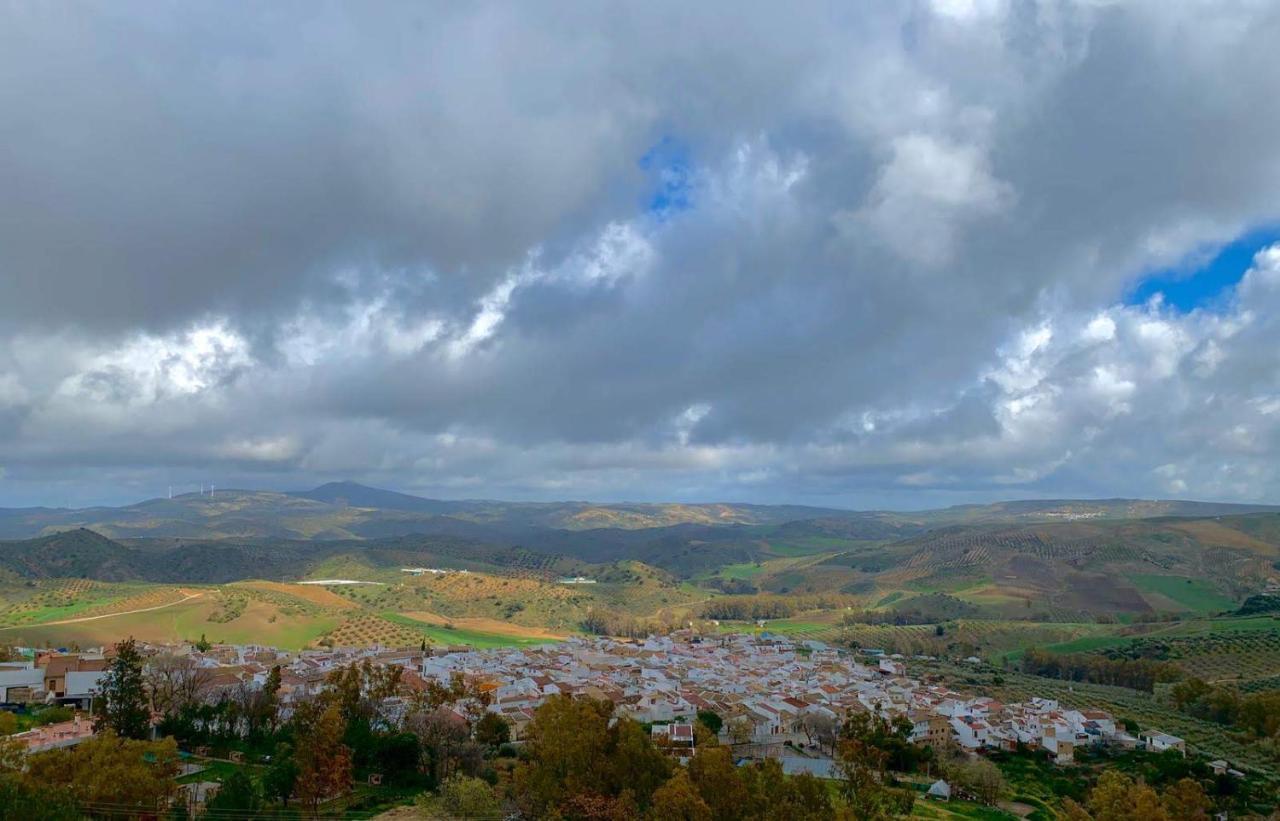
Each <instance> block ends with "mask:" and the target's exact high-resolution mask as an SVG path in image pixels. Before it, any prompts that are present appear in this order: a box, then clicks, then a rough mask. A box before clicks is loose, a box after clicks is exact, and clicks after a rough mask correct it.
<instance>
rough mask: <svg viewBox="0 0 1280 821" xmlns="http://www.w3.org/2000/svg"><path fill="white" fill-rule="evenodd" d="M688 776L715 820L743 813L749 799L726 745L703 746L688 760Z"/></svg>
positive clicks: (735, 817) (731, 820)
mask: <svg viewBox="0 0 1280 821" xmlns="http://www.w3.org/2000/svg"><path fill="white" fill-rule="evenodd" d="M689 779H690V781H692V782H693V785H694V786H695V787H696V788H697V790H698V795H700V796H701V797H702V800H703V801H704V802H705V803H706V805H707V807H708V810H709V812H710V813H711V818H712V819H714V821H733V819H737V818H741V817H743V814H744V810H745V808H746V807H747V804H748V802H749V799H750V795H749V794H748V792H747V788H746V786H745V785H744V784H743V783H742V780H741V779H740V778H739V777H738V768H737V767H735V766H734V765H733V757H732V756H731V755H730V753H729V749H728V748H727V747H713V748H711V749H709V750H702V751H700V752H699V753H698V754H697V755H695V756H694V757H693V758H692V759H691V760H690V761H689Z"/></svg>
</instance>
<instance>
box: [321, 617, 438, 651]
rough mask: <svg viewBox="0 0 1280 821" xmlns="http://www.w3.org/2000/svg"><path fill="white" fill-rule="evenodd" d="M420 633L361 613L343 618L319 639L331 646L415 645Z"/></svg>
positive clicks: (420, 636) (393, 622)
mask: <svg viewBox="0 0 1280 821" xmlns="http://www.w3.org/2000/svg"><path fill="white" fill-rule="evenodd" d="M422 638H423V635H422V633H420V632H418V631H415V630H413V629H411V628H409V627H406V626H404V625H403V624H398V623H396V622H395V621H390V620H388V619H384V618H382V617H380V616H375V615H372V614H368V613H365V614H361V615H358V616H352V617H351V618H348V619H346V620H344V621H343V622H342V623H341V624H339V625H338V626H337V627H335V628H334V629H333V630H331V631H330V632H328V633H326V634H325V636H324V638H323V639H321V643H322V644H326V645H330V646H333V647H371V646H373V645H381V646H383V647H415V646H417V645H418V644H419V643H421V641H422Z"/></svg>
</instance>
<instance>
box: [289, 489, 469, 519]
mask: <svg viewBox="0 0 1280 821" xmlns="http://www.w3.org/2000/svg"><path fill="white" fill-rule="evenodd" d="M288 495H289V496H295V497H298V498H301V499H310V500H312V501H314V502H323V503H325V504H328V505H337V506H339V507H367V508H378V509H381V510H408V511H413V512H415V513H456V512H459V511H463V510H468V509H470V508H471V507H474V506H475V505H476V504H480V505H483V504H484V503H483V502H481V503H469V502H444V501H440V500H438V499H424V498H422V497H421V496H410V495H409V494H407V493H397V492H396V491H394V490H382V489H381V488H376V487H368V486H366V485H361V484H357V483H356V482H329V483H328V484H325V485H320V487H317V488H312V489H311V490H301V491H294V492H292V493H289V494H288Z"/></svg>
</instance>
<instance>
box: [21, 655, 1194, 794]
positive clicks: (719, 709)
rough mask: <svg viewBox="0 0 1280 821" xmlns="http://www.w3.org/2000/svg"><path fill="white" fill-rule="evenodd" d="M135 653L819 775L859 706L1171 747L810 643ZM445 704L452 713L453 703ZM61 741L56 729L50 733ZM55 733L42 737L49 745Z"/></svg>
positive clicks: (63, 700)
mask: <svg viewBox="0 0 1280 821" xmlns="http://www.w3.org/2000/svg"><path fill="white" fill-rule="evenodd" d="M145 649H146V652H147V653H148V654H149V655H150V656H151V657H159V656H165V657H173V656H177V657H186V658H188V659H190V661H191V662H193V663H194V664H196V665H198V666H199V667H201V668H205V669H207V670H208V675H207V677H206V680H207V696H206V697H207V698H209V699H216V698H218V697H219V694H220V693H229V692H230V691H232V690H235V689H237V688H249V689H253V688H260V687H262V686H263V685H264V684H265V683H266V681H267V677H268V675H269V673H270V671H271V669H272V667H274V666H276V665H279V666H280V668H281V673H280V691H279V697H280V702H281V705H282V710H283V711H284V712H285V714H287V713H288V711H289V709H290V705H291V704H292V703H295V702H297V701H299V700H304V699H307V698H310V697H312V696H314V695H315V694H317V693H318V692H320V691H321V689H323V687H324V685H325V681H326V679H327V677H328V676H329V674H330V673H331V672H332V671H334V670H335V669H338V668H341V667H344V666H346V665H349V664H351V663H352V662H361V661H364V660H366V659H367V660H369V661H370V662H372V663H373V664H374V665H378V666H390V665H395V666H399V667H400V668H402V670H403V674H402V676H401V689H402V693H401V694H400V695H398V696H396V697H394V698H395V699H400V700H403V699H407V698H408V697H410V696H411V695H412V693H413V691H415V690H425V689H426V688H427V687H428V683H429V682H432V681H434V682H436V683H438V684H442V685H443V684H448V683H449V682H451V681H452V680H454V679H455V677H461V678H462V680H464V681H465V682H466V683H467V684H468V685H471V686H472V689H473V691H474V692H476V693H482V694H485V696H486V701H487V704H483V705H472V706H473V707H477V708H479V709H483V710H487V711H490V712H494V713H497V714H499V715H501V716H502V717H503V718H505V719H507V721H508V722H509V723H510V725H511V727H512V734H513V738H514V739H515V740H516V741H519V739H520V738H521V735H522V731H523V729H524V728H525V727H526V726H527V725H528V723H529V722H530V721H531V720H532V719H533V715H534V711H535V710H536V709H537V708H538V706H539V705H540V704H542V703H543V702H544V701H545V700H547V699H548V698H549V697H551V696H554V695H557V694H565V695H572V696H584V697H590V698H594V699H601V700H605V701H608V702H611V703H612V704H613V705H614V713H615V715H619V716H627V717H629V718H632V719H634V720H636V721H638V722H641V723H643V724H647V725H653V733H654V737H655V739H658V738H661V739H662V740H663V742H664V743H665V744H667V745H668V746H670V747H672V748H675V749H679V750H680V751H682V753H683V754H687V755H691V754H693V752H694V750H693V747H694V738H693V731H692V724H691V722H692V721H693V720H694V719H695V718H696V716H697V714H698V713H699V712H700V711H711V712H714V713H715V714H717V715H718V716H720V717H721V719H722V721H723V725H722V728H721V729H720V741H721V742H722V743H724V744H731V745H733V747H734V749H735V752H736V754H737V755H738V756H739V757H741V758H744V759H752V758H769V757H776V758H783V759H790V758H798V759H802V760H805V761H806V762H807V763H804V764H799V763H796V762H792V763H791V764H790V765H789V766H791V767H792V768H799V769H803V770H804V771H807V772H814V773H822V772H826V771H827V770H828V769H829V763H828V764H822V763H819V762H822V761H824V760H826V761H827V762H830V760H831V759H832V753H833V752H834V751H833V749H832V745H833V741H834V737H835V732H836V729H837V728H838V726H839V724H840V723H841V722H842V721H843V720H844V719H845V718H846V717H847V716H849V715H852V714H856V713H860V712H865V713H877V714H879V715H881V716H884V717H886V718H894V717H897V716H902V717H905V718H906V719H907V720H908V721H909V722H910V724H911V727H912V730H911V740H912V741H915V742H918V743H923V744H928V745H932V746H940V745H946V744H955V745H956V746H958V747H960V748H961V749H963V750H966V751H969V752H971V753H981V752H982V751H984V750H1014V749H1018V748H1019V747H1023V748H1029V749H1032V750H1041V751H1043V752H1044V753H1045V755H1046V756H1048V757H1049V758H1050V759H1051V760H1052V761H1054V762H1056V763H1060V764H1067V763H1070V762H1071V761H1072V760H1073V757H1074V753H1075V751H1076V750H1077V749H1080V748H1081V747H1089V746H1094V745H1101V744H1110V745H1115V746H1118V747H1120V748H1123V749H1135V748H1143V749H1148V750H1152V751H1157V752H1159V751H1163V750H1177V751H1179V752H1181V753H1182V754H1184V755H1185V754H1186V743H1185V742H1184V741H1183V740H1182V739H1180V738H1177V737H1176V736H1173V735H1170V734H1168V733H1163V732H1160V731H1158V730H1147V731H1143V732H1142V733H1140V734H1138V735H1136V736H1135V735H1133V734H1130V733H1128V732H1126V731H1125V730H1124V728H1123V726H1121V725H1120V723H1119V722H1117V720H1116V719H1115V718H1114V717H1113V716H1111V715H1110V714H1108V713H1106V712H1104V711H1101V710H1092V709H1083V710H1082V709H1072V708H1067V707H1064V706H1062V705H1060V704H1059V703H1058V702H1057V701H1055V700H1053V699H1046V698H1032V699H1031V700H1030V701H1027V702H1025V703H1002V702H1000V701H997V700H995V699H992V698H988V697H983V696H973V695H968V694H965V693H963V692H959V691H957V690H955V689H953V688H951V687H949V686H947V685H946V684H943V683H931V682H926V681H921V680H920V679H917V678H913V677H911V676H910V675H909V674H908V669H909V665H910V660H909V659H901V658H888V657H876V656H874V655H867V654H866V653H863V654H854V653H851V652H849V651H848V650H841V649H836V648H833V647H830V646H827V645H826V644H823V643H821V642H815V641H807V642H806V641H795V640H793V639H791V638H787V637H783V636H777V635H770V634H768V633H762V634H724V635H718V636H712V637H707V636H702V635H695V634H693V633H690V632H677V633H674V634H672V635H669V636H650V637H648V638H646V639H643V640H625V639H610V638H598V637H597V638H582V637H577V638H570V639H568V640H566V641H563V642H559V643H553V644H546V645H541V646H535V647H525V648H505V649H490V650H473V649H470V648H467V647H441V648H435V647H432V648H429V649H427V650H426V651H423V650H421V649H413V650H392V649H386V648H377V647H375V648H366V649H341V648H338V649H332V650H304V651H300V652H296V653H289V652H283V651H280V650H276V649H274V648H270V647H262V646H256V645H214V646H211V647H209V648H208V649H207V650H204V651H201V650H199V649H198V648H196V647H195V646H194V645H191V644H181V645H146V646H145ZM110 657H111V650H110V649H109V648H108V649H105V650H100V651H96V652H58V651H52V650H41V651H36V652H34V655H33V657H32V658H31V659H29V660H26V661H18V662H7V663H2V664H0V706H3V707H4V708H5V709H15V708H18V707H20V706H21V705H25V704H60V705H66V706H70V707H74V708H76V709H79V710H85V711H88V710H90V709H91V708H92V705H93V700H94V695H95V691H96V685H97V682H98V680H99V678H100V677H101V676H102V675H103V671H104V670H105V668H106V665H107V662H108V660H109V659H110ZM456 709H458V710H459V711H462V710H463V709H464V706H463V705H459V706H458V707H456ZM87 724H88V723H87V722H81V721H80V720H79V719H77V720H76V722H75V723H74V726H73V727H63V728H54V729H50V728H44V730H43V731H42V732H41V733H39V734H35V735H31V736H30V737H29V739H28V743H29V744H30V745H32V747H33V749H34V748H36V747H41V748H43V747H46V746H49V745H51V744H54V743H63V742H65V743H75V742H76V740H78V739H82V738H84V737H87V736H88V734H89V731H87V730H86V729H85V727H87ZM58 733H61V735H60V736H59V735H57V734H58ZM55 736H56V738H55Z"/></svg>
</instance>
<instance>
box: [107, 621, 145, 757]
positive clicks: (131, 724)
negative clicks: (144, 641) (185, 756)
mask: <svg viewBox="0 0 1280 821" xmlns="http://www.w3.org/2000/svg"><path fill="white" fill-rule="evenodd" d="M147 704H148V701H147V693H146V688H145V687H144V686H143V677H142V654H141V653H139V652H138V645H137V643H136V642H134V640H133V639H132V638H129V639H127V640H126V641H122V642H120V643H119V644H118V645H116V656H115V658H113V659H112V660H111V664H110V665H109V666H108V667H107V672H106V675H104V676H103V677H102V680H101V684H100V686H99V691H98V698H97V700H96V702H95V706H96V708H97V717H96V718H95V720H94V725H93V726H94V729H95V730H97V731H98V732H102V731H104V730H111V731H112V732H113V733H115V734H116V735H118V736H120V737H122V738H134V739H142V738H146V737H147V735H148V731H149V729H150V726H151V711H150V709H149V708H148V706H147Z"/></svg>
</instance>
